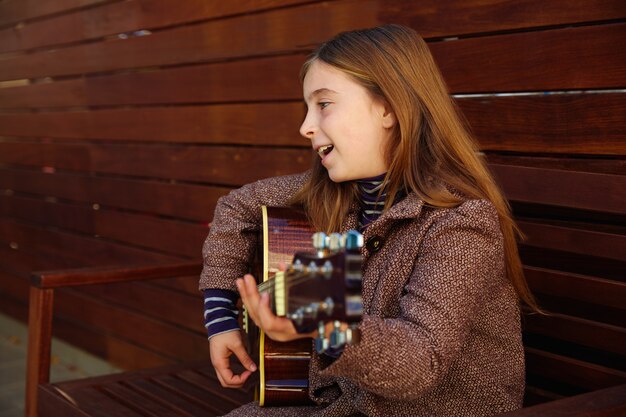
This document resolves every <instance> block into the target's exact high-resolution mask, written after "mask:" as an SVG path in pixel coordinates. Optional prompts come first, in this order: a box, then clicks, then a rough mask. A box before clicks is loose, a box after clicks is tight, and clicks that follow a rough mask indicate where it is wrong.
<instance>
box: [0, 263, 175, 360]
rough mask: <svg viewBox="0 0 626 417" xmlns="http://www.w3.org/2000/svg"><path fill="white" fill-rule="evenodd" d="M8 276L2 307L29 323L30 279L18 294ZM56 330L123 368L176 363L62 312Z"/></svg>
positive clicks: (0, 276)
mask: <svg viewBox="0 0 626 417" xmlns="http://www.w3.org/2000/svg"><path fill="white" fill-rule="evenodd" d="M7 276H8V275H7V274H4V273H2V272H0V289H1V291H0V306H1V307H0V310H1V311H2V312H3V313H6V314H10V315H11V316H12V317H14V318H15V319H17V320H20V321H23V322H25V321H26V320H27V313H28V302H27V298H25V297H26V295H25V294H28V282H27V280H26V279H20V281H19V285H20V286H21V290H17V291H18V292H17V293H16V292H15V291H16V289H15V288H14V287H15V286H14V285H13V286H11V279H13V277H12V276H9V278H7ZM53 331H54V336H55V337H59V338H61V339H63V340H65V341H67V342H69V343H71V344H73V345H75V346H77V347H79V348H81V349H84V350H86V351H88V352H90V353H92V354H94V355H97V356H99V357H102V358H107V360H109V361H110V362H111V363H112V364H113V365H115V366H118V367H120V368H123V369H141V368H153V367H155V366H162V365H165V364H168V363H172V360H171V359H166V358H164V357H163V356H160V355H158V354H155V353H153V352H152V351H148V350H146V349H142V348H140V347H138V346H136V345H135V344H132V343H129V342H127V341H124V340H121V339H118V338H115V337H112V336H110V335H108V334H105V333H102V332H101V331H99V330H97V329H93V328H91V327H87V326H84V325H83V324H80V323H77V322H76V321H72V320H68V319H67V318H64V317H59V316H58V315H57V316H56V317H55V320H54V327H53Z"/></svg>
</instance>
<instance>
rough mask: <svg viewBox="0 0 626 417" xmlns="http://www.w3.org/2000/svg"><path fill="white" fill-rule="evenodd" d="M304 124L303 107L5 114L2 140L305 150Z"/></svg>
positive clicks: (0, 121) (1, 124) (0, 120)
mask: <svg viewBox="0 0 626 417" xmlns="http://www.w3.org/2000/svg"><path fill="white" fill-rule="evenodd" d="M303 119H304V106H303V105H302V104H300V103H298V104H292V103H287V104H284V103H272V104H262V105H238V104H228V105H219V106H182V107H180V106H178V107H168V108H143V109H115V110H99V111H76V112H45V113H39V114H27V113H12V114H6V113H5V114H0V135H4V136H27V137H44V138H46V137H49V138H69V139H83V138H84V139H88V138H89V139H114V140H123V141H137V140H138V141H148V142H177V143H214V144H221V143H237V144H240V145H261V144H263V145H287V146H298V145H300V146H305V145H306V144H308V143H307V142H305V140H304V139H303V138H302V137H301V136H300V134H299V133H298V129H299V127H300V123H301V122H302V120H303ZM71 158H75V156H74V155H70V156H68V157H67V159H68V160H70V159H71Z"/></svg>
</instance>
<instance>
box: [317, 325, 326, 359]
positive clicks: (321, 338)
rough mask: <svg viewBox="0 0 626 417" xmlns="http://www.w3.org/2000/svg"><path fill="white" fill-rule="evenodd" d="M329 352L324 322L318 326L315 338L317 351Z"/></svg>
mask: <svg viewBox="0 0 626 417" xmlns="http://www.w3.org/2000/svg"><path fill="white" fill-rule="evenodd" d="M326 350H328V339H327V338H326V326H325V325H324V322H323V321H320V322H319V324H318V325H317V337H316V338H315V351H316V352H317V353H320V354H321V353H324V352H326Z"/></svg>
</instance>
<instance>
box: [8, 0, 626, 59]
mask: <svg viewBox="0 0 626 417" xmlns="http://www.w3.org/2000/svg"><path fill="white" fill-rule="evenodd" d="M299 3H305V1H304V0H265V1H255V2H242V1H237V2H234V1H231V2H211V3H207V2H205V1H203V0H187V1H185V3H184V7H181V4H180V3H177V2H176V1H175V0H130V1H126V2H122V3H119V2H118V3H113V4H104V5H102V6H100V7H97V8H91V9H87V10H81V11H79V12H75V13H68V14H64V15H61V16H55V17H51V18H48V19H45V20H40V21H37V22H33V23H32V24H30V25H28V26H24V27H18V28H16V29H14V30H4V31H1V32H0V52H6V51H14V50H26V49H33V48H42V47H46V46H52V45H59V44H64V43H72V42H79V41H84V40H91V39H97V38H101V37H106V36H111V35H115V34H119V33H128V32H133V31H136V30H138V29H143V30H145V29H148V30H151V31H153V30H155V29H161V28H164V27H168V26H172V25H180V24H185V23H190V22H197V21H201V20H206V19H216V18H224V17H228V16H232V15H236V14H241V13H252V12H259V11H264V10H267V9H272V8H276V7H284V6H293V5H297V4H299ZM378 3H380V0H366V1H363V0H361V1H359V2H358V4H357V2H352V4H351V5H352V6H353V7H354V8H355V14H356V13H358V12H359V10H358V9H357V6H361V7H362V8H366V9H370V8H372V7H375V6H376V5H377V4H378ZM384 4H385V6H386V7H385V8H384V9H383V10H382V12H381V15H380V17H379V20H380V21H381V22H391V21H396V22H398V23H402V24H406V25H410V26H412V27H415V28H419V31H420V33H421V35H422V36H424V37H426V38H429V37H445V36H458V35H466V34H471V33H484V32H491V31H503V30H514V29H517V30H520V29H528V28H535V27H542V26H555V25H566V24H573V23H582V22H590V21H598V20H611V19H619V18H623V17H625V16H626V13H625V12H624V11H623V8H620V5H621V3H620V2H619V0H592V1H588V2H586V3H585V5H586V7H576V6H575V5H574V4H572V3H571V2H569V1H567V0H556V1H552V2H550V3H547V4H546V3H545V2H541V0H524V1H518V2H516V4H515V5H513V4H510V3H506V2H504V3H493V2H490V1H484V0H473V1H448V2H446V4H445V5H444V6H441V5H440V3H438V2H437V1H436V0H429V1H423V2H421V3H420V7H415V5H414V4H412V3H410V2H405V1H398V0H396V1H385V2H384ZM330 7H334V5H331V6H330ZM537 9H541V10H542V13H537V12H536V11H537Z"/></svg>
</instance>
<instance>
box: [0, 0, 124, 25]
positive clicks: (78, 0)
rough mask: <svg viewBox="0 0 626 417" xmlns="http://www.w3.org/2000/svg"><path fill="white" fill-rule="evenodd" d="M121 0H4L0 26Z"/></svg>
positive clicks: (1, 8) (1, 5)
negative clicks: (43, 0)
mask: <svg viewBox="0 0 626 417" xmlns="http://www.w3.org/2000/svg"><path fill="white" fill-rule="evenodd" d="M112 1H119V0H53V1H45V2H42V1H37V0H4V1H2V2H0V26H5V25H9V24H11V23H18V22H22V21H25V20H30V19H35V18H41V17H45V16H49V15H54V14H57V13H63V12H69V11H73V10H77V9H81V8H85V7H88V6H96V5H100V4H106V3H111V2H112Z"/></svg>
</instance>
